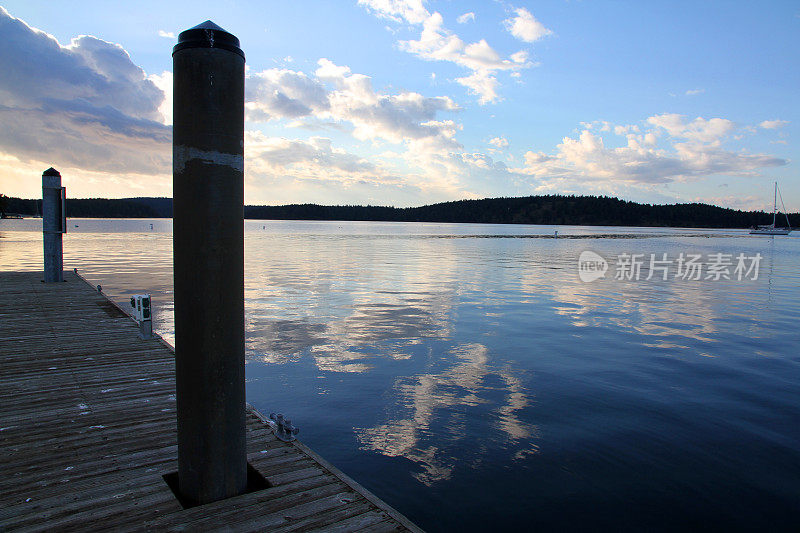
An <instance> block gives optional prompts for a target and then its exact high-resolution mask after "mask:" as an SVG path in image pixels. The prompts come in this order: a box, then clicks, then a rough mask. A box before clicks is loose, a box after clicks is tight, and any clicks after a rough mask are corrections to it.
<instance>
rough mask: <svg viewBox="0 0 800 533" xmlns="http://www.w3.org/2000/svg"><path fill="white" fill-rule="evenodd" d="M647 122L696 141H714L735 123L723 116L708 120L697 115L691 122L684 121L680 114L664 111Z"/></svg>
mask: <svg viewBox="0 0 800 533" xmlns="http://www.w3.org/2000/svg"><path fill="white" fill-rule="evenodd" d="M647 122H648V123H649V124H652V125H654V126H657V127H659V128H663V129H665V130H666V131H667V132H668V133H669V134H670V135H671V136H673V137H678V138H683V139H688V140H690V141H696V142H706V143H710V142H715V141H718V140H720V139H721V138H722V137H724V136H725V135H727V134H729V133H731V132H732V131H733V130H734V128H735V127H736V125H735V124H734V123H733V122H731V121H730V120H727V119H724V118H712V119H709V120H706V119H704V118H703V117H697V118H696V119H694V120H693V121H691V122H685V121H684V120H683V117H682V116H681V115H678V114H675V113H664V114H662V115H655V116H652V117H650V118H648V119H647Z"/></svg>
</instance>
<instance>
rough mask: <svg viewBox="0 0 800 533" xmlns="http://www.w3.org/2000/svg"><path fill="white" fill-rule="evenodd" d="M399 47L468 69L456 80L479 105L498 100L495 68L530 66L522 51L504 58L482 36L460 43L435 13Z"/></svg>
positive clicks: (426, 57) (423, 56)
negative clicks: (475, 96)
mask: <svg viewBox="0 0 800 533" xmlns="http://www.w3.org/2000/svg"><path fill="white" fill-rule="evenodd" d="M400 48H401V49H403V50H405V51H407V52H409V53H412V54H414V55H416V56H418V57H420V58H422V59H425V60H428V61H449V62H452V63H455V64H456V65H459V66H461V67H464V68H466V69H468V70H470V71H471V73H470V74H469V75H468V76H464V77H461V78H457V79H456V81H457V82H458V83H460V84H461V85H463V86H465V87H467V88H468V89H469V90H470V91H472V92H473V93H474V94H476V95H478V97H479V101H480V103H481V104H486V103H490V102H495V101H497V100H498V99H499V95H498V94H497V87H498V81H497V78H496V73H497V72H498V71H517V70H519V69H522V68H527V67H529V66H530V63H528V61H527V54H525V53H524V52H523V53H519V52H518V53H516V54H512V55H511V56H510V57H509V58H507V59H504V58H502V57H501V56H500V54H498V53H497V52H496V51H495V50H494V49H493V48H492V47H491V46H489V43H487V42H486V40H485V39H481V40H480V41H477V42H474V43H466V42H464V41H463V40H462V39H461V38H460V37H459V36H458V35H456V34H455V33H453V32H451V31H450V30H448V29H447V28H445V27H444V24H443V20H442V16H441V15H440V14H439V13H433V14H432V15H431V16H429V17H428V18H427V19H426V20H425V22H424V23H423V25H422V33H421V34H420V37H419V39H418V40H409V41H401V42H400Z"/></svg>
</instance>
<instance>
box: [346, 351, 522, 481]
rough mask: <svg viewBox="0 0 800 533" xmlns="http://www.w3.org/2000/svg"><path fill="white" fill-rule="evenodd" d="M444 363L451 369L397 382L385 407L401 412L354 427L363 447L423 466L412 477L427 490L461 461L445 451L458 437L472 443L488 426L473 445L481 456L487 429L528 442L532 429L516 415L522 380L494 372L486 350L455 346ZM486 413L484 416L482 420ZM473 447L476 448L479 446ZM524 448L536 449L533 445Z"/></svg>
mask: <svg viewBox="0 0 800 533" xmlns="http://www.w3.org/2000/svg"><path fill="white" fill-rule="evenodd" d="M445 361H446V364H448V365H451V366H449V367H448V368H447V369H446V370H443V371H441V372H436V373H427V374H421V375H416V376H409V377H404V378H400V379H398V380H397V382H396V383H395V385H394V394H393V396H394V398H395V402H396V404H392V405H389V406H387V412H395V411H400V412H401V414H399V415H397V416H396V417H394V418H392V419H391V420H390V421H389V422H387V423H385V424H381V425H378V426H376V427H371V428H356V433H357V434H358V438H359V440H360V442H361V443H362V449H365V450H370V451H375V452H378V453H381V454H383V455H387V456H390V457H404V458H406V459H409V460H411V461H414V462H415V463H416V464H417V465H418V466H420V467H421V468H422V470H421V471H419V472H415V473H414V474H413V476H414V478H415V479H417V480H418V481H420V482H421V483H424V484H425V485H429V486H430V485H432V484H433V483H435V482H437V481H442V480H447V479H450V477H451V475H452V473H453V469H454V468H455V467H456V465H457V464H458V463H461V462H464V459H465V458H464V457H456V456H453V455H452V454H450V453H449V450H448V448H451V447H452V444H453V443H457V442H458V441H461V440H462V439H465V438H468V437H469V438H472V439H475V433H478V434H480V431H481V430H480V429H479V428H478V427H479V426H480V427H484V428H485V427H486V426H487V422H489V424H488V426H489V428H488V429H484V431H486V433H485V434H484V435H480V436H479V437H478V438H477V439H476V441H477V442H476V443H475V444H477V443H478V442H480V444H481V445H482V446H483V448H482V451H483V453H487V448H486V446H487V445H490V444H493V441H496V440H498V435H497V434H496V433H495V435H492V431H494V432H498V431H499V432H501V433H502V434H503V435H504V436H506V437H507V438H508V439H511V440H513V441H516V440H520V439H528V438H530V437H531V436H532V435H533V434H534V432H535V429H536V428H535V426H533V425H531V424H528V423H525V422H523V421H522V420H520V418H519V416H518V413H519V411H520V410H521V409H523V408H524V407H526V406H527V405H528V404H529V401H528V398H527V394H526V393H525V392H524V391H523V389H522V382H521V380H520V379H519V378H518V377H516V376H514V375H513V374H512V372H511V371H510V370H508V369H505V370H493V369H492V366H491V363H490V360H489V356H488V349H487V347H486V346H483V345H481V344H466V345H460V346H457V347H455V348H453V349H452V350H451V351H450V352H449V354H448V356H447V357H445ZM493 383H495V384H494V385H493ZM489 392H492V393H496V392H500V393H501V397H500V399H499V400H495V399H491V398H492V397H494V396H496V394H488V393H489ZM493 404H496V405H493ZM479 407H480V408H481V409H476V408H479ZM485 414H486V415H488V417H489V418H483V419H481V416H482V415H485ZM470 427H471V428H472V429H468V428H470ZM476 429H477V431H476ZM476 449H478V450H481V448H480V446H476ZM527 450H528V451H535V450H536V447H535V445H533V446H529V447H528V448H527ZM521 453H523V450H517V451H515V454H514V455H516V456H517V457H519V456H520V454H521ZM476 459H477V458H475V457H473V458H472V460H473V461H475V460H476Z"/></svg>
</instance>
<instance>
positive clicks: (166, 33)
mask: <svg viewBox="0 0 800 533" xmlns="http://www.w3.org/2000/svg"><path fill="white" fill-rule="evenodd" d="M158 36H159V37H165V38H167V39H176V38H177V37H176V36H175V34H174V33H172V32H171V31H164V30H158Z"/></svg>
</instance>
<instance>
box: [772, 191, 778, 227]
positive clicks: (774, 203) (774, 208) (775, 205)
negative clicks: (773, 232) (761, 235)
mask: <svg viewBox="0 0 800 533" xmlns="http://www.w3.org/2000/svg"><path fill="white" fill-rule="evenodd" d="M777 216H778V182H777V181H776V182H775V199H774V200H773V201H772V227H773V228H774V227H775V218H776V217H777Z"/></svg>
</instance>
